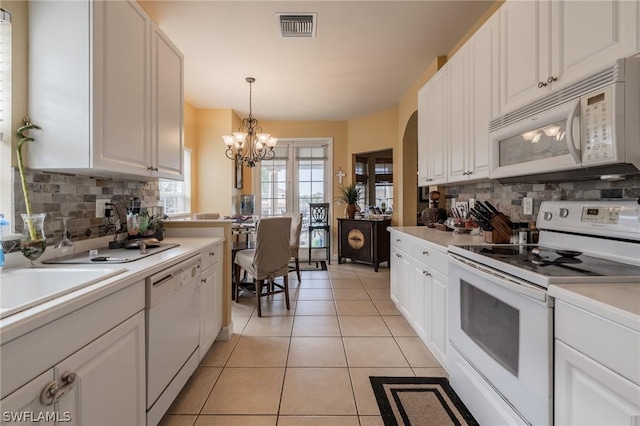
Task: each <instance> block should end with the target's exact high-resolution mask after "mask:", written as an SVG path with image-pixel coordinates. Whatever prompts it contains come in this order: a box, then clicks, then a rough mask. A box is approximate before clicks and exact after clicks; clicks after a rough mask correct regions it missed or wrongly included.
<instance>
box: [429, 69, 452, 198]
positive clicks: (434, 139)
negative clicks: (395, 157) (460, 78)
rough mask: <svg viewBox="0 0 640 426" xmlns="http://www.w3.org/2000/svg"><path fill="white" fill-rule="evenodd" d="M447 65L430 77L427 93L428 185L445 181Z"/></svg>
mask: <svg viewBox="0 0 640 426" xmlns="http://www.w3.org/2000/svg"><path fill="white" fill-rule="evenodd" d="M446 69H447V66H446V65H445V66H444V67H443V68H442V69H440V71H438V73H437V74H436V75H435V76H434V77H433V78H432V79H431V81H430V82H429V83H430V87H429V94H428V95H427V96H428V98H427V155H428V158H427V164H428V175H429V185H435V184H438V183H446V181H447V162H446V156H447V141H448V138H447V128H448V124H447V122H448V117H447V116H448V113H447V112H448V108H447V71H446Z"/></svg>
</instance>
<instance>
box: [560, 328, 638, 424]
mask: <svg viewBox="0 0 640 426" xmlns="http://www.w3.org/2000/svg"><path fill="white" fill-rule="evenodd" d="M554 377H555V385H554V395H555V401H554V406H555V409H554V417H555V424H557V425H586V424H590V425H632V424H637V422H638V420H640V386H638V385H637V384H635V383H633V382H631V381H629V380H627V379H625V378H624V377H622V376H620V375H619V374H617V373H615V372H613V371H611V370H609V369H608V368H606V367H604V366H603V365H601V364H599V363H597V362H595V361H594V360H592V359H591V358H589V357H587V356H585V355H583V354H581V353H580V352H578V351H576V350H575V349H573V348H571V347H570V346H567V345H565V344H564V343H562V342H560V341H559V340H556V341H555V376H554Z"/></svg>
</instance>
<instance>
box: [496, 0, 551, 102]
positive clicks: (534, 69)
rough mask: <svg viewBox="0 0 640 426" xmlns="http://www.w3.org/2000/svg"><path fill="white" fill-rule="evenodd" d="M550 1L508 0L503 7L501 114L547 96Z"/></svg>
mask: <svg viewBox="0 0 640 426" xmlns="http://www.w3.org/2000/svg"><path fill="white" fill-rule="evenodd" d="M549 33H550V31H549V4H548V3H547V2H546V1H544V0H536V1H517V0H511V1H508V2H506V3H505V4H504V5H502V7H501V8H500V67H501V71H500V82H501V85H500V99H501V102H500V111H501V114H504V113H506V112H509V111H510V110H513V109H515V108H517V107H520V106H523V105H525V104H527V103H528V102H530V101H531V100H532V99H536V98H538V97H541V96H544V95H545V94H546V93H548V91H549V87H550V85H548V84H547V85H546V86H544V87H542V88H539V87H538V84H539V83H540V82H543V83H544V84H546V81H547V78H548V77H549V73H550V70H551V68H550V52H549V43H550V37H549Z"/></svg>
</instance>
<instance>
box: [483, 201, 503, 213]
mask: <svg viewBox="0 0 640 426" xmlns="http://www.w3.org/2000/svg"><path fill="white" fill-rule="evenodd" d="M484 203H485V204H486V205H487V207H488V208H489V210H491V212H492V213H494V214H499V213H500V210H498V209H496V208H495V207H494V206H493V204H491V203H490V202H489V201H485V202H484Z"/></svg>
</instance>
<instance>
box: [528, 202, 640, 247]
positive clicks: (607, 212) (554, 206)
mask: <svg viewBox="0 0 640 426" xmlns="http://www.w3.org/2000/svg"><path fill="white" fill-rule="evenodd" d="M536 226H537V227H538V229H541V230H550V231H559V232H569V233H576V234H584V235H599V236H604V237H612V238H623V239H625V240H634V241H640V204H638V202H637V201H635V200H621V201H544V202H543V203H542V204H541V205H540V212H539V213H538V220H537V221H536Z"/></svg>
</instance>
